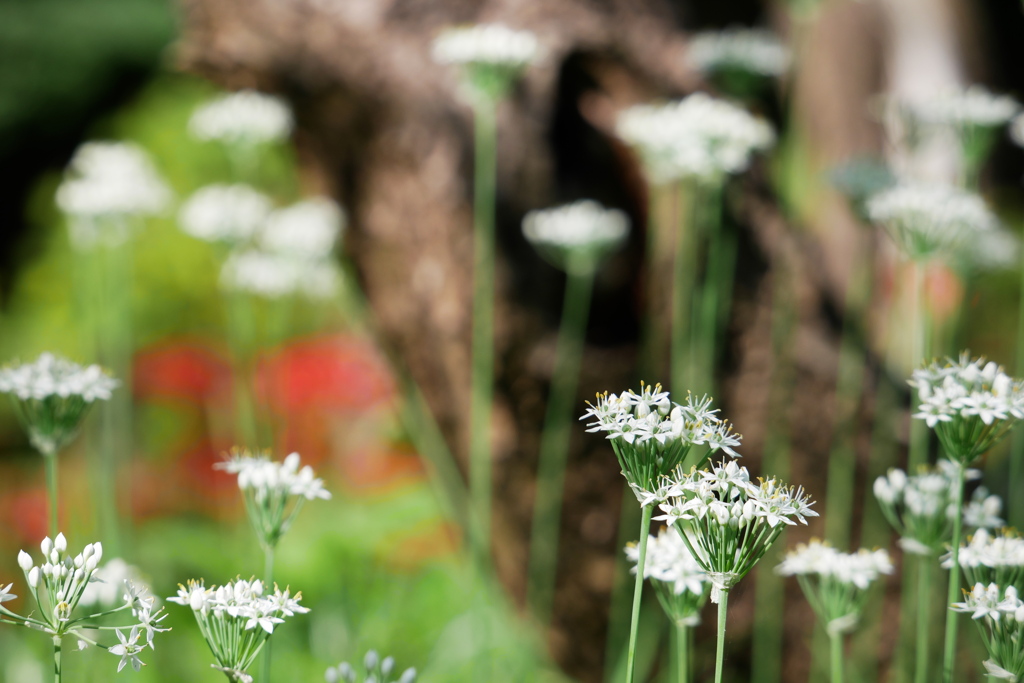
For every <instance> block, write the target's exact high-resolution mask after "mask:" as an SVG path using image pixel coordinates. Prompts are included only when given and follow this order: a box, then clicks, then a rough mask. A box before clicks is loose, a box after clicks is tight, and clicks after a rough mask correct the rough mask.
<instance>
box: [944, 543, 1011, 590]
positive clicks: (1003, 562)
mask: <svg viewBox="0 0 1024 683" xmlns="http://www.w3.org/2000/svg"><path fill="white" fill-rule="evenodd" d="M958 561H959V564H960V568H961V569H963V570H964V575H965V576H966V577H967V580H968V582H969V583H970V584H972V585H973V584H976V583H985V584H988V583H998V584H999V585H1000V586H1011V585H1012V586H1017V585H1020V583H1021V581H1022V580H1024V539H1022V538H1021V537H1020V535H1019V534H1018V533H1017V532H1016V531H1014V530H1013V529H1002V530H1001V531H1000V532H998V533H997V534H992V533H990V532H989V531H988V530H986V529H978V530H977V531H976V532H975V533H974V535H973V536H971V537H970V539H968V541H967V543H966V544H964V545H961V546H960V554H959V556H958ZM942 566H943V567H945V568H946V569H949V568H951V567H952V566H953V557H952V553H947V554H946V555H945V556H944V557H943V560H942Z"/></svg>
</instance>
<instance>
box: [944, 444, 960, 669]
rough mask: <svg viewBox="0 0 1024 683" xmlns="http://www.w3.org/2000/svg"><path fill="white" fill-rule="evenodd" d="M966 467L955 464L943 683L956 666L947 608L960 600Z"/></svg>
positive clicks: (953, 617)
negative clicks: (954, 508)
mask: <svg viewBox="0 0 1024 683" xmlns="http://www.w3.org/2000/svg"><path fill="white" fill-rule="evenodd" d="M965 476H966V467H965V465H963V464H962V463H959V462H958V463H957V484H956V517H955V518H953V558H952V559H953V566H952V567H950V570H949V592H948V593H947V594H946V605H945V610H944V611H945V613H946V644H945V652H944V653H943V657H942V680H943V683H952V681H953V669H954V667H955V665H956V627H957V620H956V616H957V613H956V612H954V611H952V610H951V609H950V608H949V606H950V605H951V604H953V603H954V602H956V601H957V600H958V599H959V598H960V536H961V534H962V533H963V518H964V479H965Z"/></svg>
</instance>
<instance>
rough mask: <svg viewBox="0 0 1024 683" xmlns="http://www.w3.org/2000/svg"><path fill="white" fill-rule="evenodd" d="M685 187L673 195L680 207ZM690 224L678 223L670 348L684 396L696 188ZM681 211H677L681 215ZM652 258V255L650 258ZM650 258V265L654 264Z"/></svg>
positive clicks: (678, 387)
mask: <svg viewBox="0 0 1024 683" xmlns="http://www.w3.org/2000/svg"><path fill="white" fill-rule="evenodd" d="M683 193H684V185H683V184H679V185H678V186H677V187H676V188H675V190H674V192H673V194H674V197H673V201H674V202H675V206H676V207H678V206H679V205H680V204H682V203H683V196H682V195H683ZM689 194H690V196H689V197H688V200H689V204H690V206H689V209H690V211H689V214H690V218H689V220H688V221H685V222H683V221H679V222H678V225H675V226H673V227H674V228H675V233H676V235H675V247H676V253H675V258H674V259H673V263H672V332H671V335H672V338H671V341H670V346H671V352H670V353H671V366H672V367H671V378H672V391H673V392H678V393H679V394H680V395H682V392H683V387H686V386H688V383H687V380H688V379H690V380H692V378H689V377H688V375H689V370H690V369H691V368H688V367H687V359H688V358H689V353H690V344H689V341H690V339H689V337H690V336H691V330H690V318H691V317H692V313H691V310H690V309H691V307H692V305H693V298H694V288H695V284H696V282H695V280H696V277H695V271H696V265H697V238H696V235H697V226H698V223H699V222H700V221H699V220H698V215H699V211H700V208H701V207H700V205H701V203H702V201H701V200H702V197H701V196H700V192H699V191H698V190H697V188H696V187H694V189H693V191H692V192H690V193H689ZM679 213H680V212H678V211H677V212H675V214H676V215H678V214H679ZM649 256H653V255H649ZM652 262H653V261H652V260H651V259H648V263H652Z"/></svg>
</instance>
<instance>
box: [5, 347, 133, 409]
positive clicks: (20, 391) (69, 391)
mask: <svg viewBox="0 0 1024 683" xmlns="http://www.w3.org/2000/svg"><path fill="white" fill-rule="evenodd" d="M118 384H120V382H118V381H117V380H116V379H113V378H111V377H109V376H108V375H107V374H106V373H105V372H103V369H102V368H101V367H100V366H98V365H89V366H86V367H83V366H81V365H78V364H77V363H73V362H71V361H69V360H67V359H65V358H61V357H59V356H55V355H54V354H52V353H44V354H42V355H40V356H39V358H38V359H36V361H35V362H34V363H21V364H19V365H13V366H8V367H6V368H3V369H0V392H2V393H7V394H14V395H15V396H17V397H18V398H20V399H22V400H25V401H27V400H32V399H35V400H39V401H41V400H44V399H47V398H50V397H51V396H55V397H59V398H71V397H77V398H80V399H81V400H83V401H85V402H86V403H92V402H93V401H106V400H108V399H110V395H111V392H112V391H113V390H114V389H115V388H116V387H117V386H118Z"/></svg>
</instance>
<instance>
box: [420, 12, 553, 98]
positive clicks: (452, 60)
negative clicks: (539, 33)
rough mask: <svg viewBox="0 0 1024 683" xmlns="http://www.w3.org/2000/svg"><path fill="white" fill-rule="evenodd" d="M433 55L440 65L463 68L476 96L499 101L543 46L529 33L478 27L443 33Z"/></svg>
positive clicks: (501, 26)
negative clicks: (452, 65)
mask: <svg viewBox="0 0 1024 683" xmlns="http://www.w3.org/2000/svg"><path fill="white" fill-rule="evenodd" d="M432 54H433V57H434V61H435V62H437V63H438V64H454V65H458V66H461V67H462V68H463V70H464V75H465V77H466V81H467V83H468V85H469V87H470V89H471V91H472V93H473V95H475V96H479V97H482V98H484V99H486V100H490V101H497V100H499V99H501V97H503V96H504V94H505V93H506V92H507V91H508V89H509V88H510V87H511V86H512V84H513V83H514V82H515V80H516V79H517V78H518V77H519V75H520V74H521V73H522V72H523V70H525V69H526V67H528V66H529V65H530V64H532V63H533V62H534V61H536V59H537V58H538V56H539V54H540V44H539V43H538V41H537V37H536V36H535V35H534V34H532V33H530V32H529V31H516V30H513V29H511V28H508V27H507V26H503V25H501V24H479V25H476V26H466V27H461V28H451V29H448V30H446V31H444V32H443V33H441V34H440V35H439V36H438V37H437V38H436V39H435V40H434V44H433V48H432Z"/></svg>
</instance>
